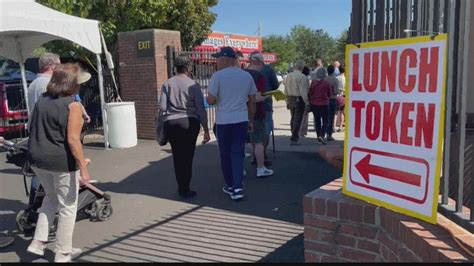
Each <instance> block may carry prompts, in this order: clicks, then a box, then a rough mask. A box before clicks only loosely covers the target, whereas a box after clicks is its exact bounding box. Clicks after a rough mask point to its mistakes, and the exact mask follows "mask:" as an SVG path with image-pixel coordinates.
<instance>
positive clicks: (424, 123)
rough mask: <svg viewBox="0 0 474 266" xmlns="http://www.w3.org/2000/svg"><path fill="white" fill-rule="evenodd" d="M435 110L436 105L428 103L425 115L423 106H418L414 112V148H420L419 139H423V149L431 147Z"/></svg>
mask: <svg viewBox="0 0 474 266" xmlns="http://www.w3.org/2000/svg"><path fill="white" fill-rule="evenodd" d="M435 109H436V105H435V104H434V103H430V104H429V105H428V114H426V113H425V104H423V103H419V104H418V106H417V110H416V133H415V146H418V147H421V139H422V137H423V142H424V143H425V147H426V148H428V149H431V148H432V147H433V134H434V119H435Z"/></svg>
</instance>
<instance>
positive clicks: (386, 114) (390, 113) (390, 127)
mask: <svg viewBox="0 0 474 266" xmlns="http://www.w3.org/2000/svg"><path fill="white" fill-rule="evenodd" d="M390 106H391V104H390V102H385V103H384V105H383V129H382V141H385V142H388V141H389V139H390V142H393V143H398V134H397V115H398V110H399V109H400V103H397V102H396V103H393V106H392V108H390Z"/></svg>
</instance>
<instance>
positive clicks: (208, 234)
mask: <svg viewBox="0 0 474 266" xmlns="http://www.w3.org/2000/svg"><path fill="white" fill-rule="evenodd" d="M270 150H271V149H270ZM162 151H164V152H167V153H169V152H170V150H169V147H163V149H162ZM249 161H250V160H249V158H247V160H246V169H247V173H248V174H247V176H246V177H245V179H244V182H245V188H244V191H245V195H246V198H245V199H244V200H243V201H241V202H234V201H232V200H231V199H230V198H229V196H228V195H226V194H224V193H223V192H222V187H223V184H224V179H223V177H222V173H221V169H220V163H219V157H218V150H217V146H216V145H212V144H211V145H202V146H198V147H197V148H196V154H195V159H194V175H193V179H192V183H191V188H192V189H193V190H195V191H197V193H198V195H197V197H195V198H193V199H190V200H182V199H181V198H180V197H179V196H178V194H177V184H176V180H175V177H174V168H173V159H172V157H171V156H168V157H166V158H163V159H161V160H157V161H151V162H149V164H148V166H147V167H145V168H143V169H141V170H140V171H138V172H135V173H133V174H132V175H130V176H128V177H127V178H125V179H123V180H122V181H121V182H118V183H112V182H110V183H104V184H100V185H99V187H100V188H101V189H103V190H105V191H111V192H115V193H124V194H141V195H147V196H152V197H158V198H163V199H168V200H174V201H184V202H187V203H189V204H192V206H195V207H194V208H192V209H190V210H186V211H184V212H181V213H178V214H176V215H175V216H172V217H170V218H169V219H168V220H166V221H160V222H157V223H152V224H150V225H149V226H147V227H143V228H137V229H135V230H133V232H131V233H128V234H125V236H123V237H122V238H117V239H116V240H114V241H112V242H107V243H106V244H104V245H102V246H98V247H97V248H94V249H93V250H91V251H88V252H87V253H86V254H85V256H83V257H82V260H83V261H95V260H98V261H101V260H102V261H109V260H107V258H110V259H111V260H110V261H113V260H117V261H123V260H125V258H123V256H125V257H127V258H128V259H127V260H126V261H131V262H132V261H135V260H138V261H147V260H150V261H195V262H199V261H210V262H212V261H214V262H215V261H224V262H236V261H240V262H251V261H266V262H277V261H278V262H279V261H293V262H303V261H304V251H303V236H302V233H303V230H302V229H303V228H302V226H301V225H302V224H303V206H302V200H303V196H304V195H305V194H306V193H308V192H310V191H312V190H314V189H316V188H318V187H320V186H322V185H324V184H326V183H328V182H330V181H332V180H333V179H335V178H339V177H340V173H338V172H337V171H336V170H335V169H333V168H332V167H331V166H329V165H328V164H326V163H325V162H324V161H322V160H321V158H320V157H319V156H318V155H316V153H308V152H277V154H276V159H274V160H273V166H272V167H271V168H272V169H273V170H274V171H275V175H274V176H272V177H268V178H265V179H257V178H256V170H255V166H251V165H250V163H249ZM151 232H154V233H152V234H151V235H150V233H151ZM156 234H157V235H156ZM130 241H131V242H132V243H130ZM242 241H243V242H242ZM265 241H270V242H269V244H268V245H267V246H265ZM153 243H154V244H153ZM216 243H218V245H216ZM245 243H247V244H246V245H245ZM150 245H152V246H150ZM236 245H237V246H236ZM261 245H263V246H261ZM145 247H148V248H147V249H146V251H147V252H145V253H147V254H141V255H139V254H137V253H136V252H143V248H145ZM219 247H221V248H219ZM150 248H152V249H154V250H150ZM256 248H260V249H261V250H260V251H258V250H255V249H256ZM105 250H107V251H108V252H109V253H108V254H105V253H104V251H105ZM226 250H234V253H235V254H234V253H232V252H231V253H227V251H226ZM163 252H165V253H163ZM183 252H184V253H183ZM249 252H250V253H249ZM98 253H100V255H98ZM188 253H189V254H188ZM124 254H129V255H130V256H126V255H124ZM170 254H175V256H171V257H170ZM179 254H187V255H186V256H179V257H176V256H178V255H179ZM96 255H98V256H99V257H100V258H99V257H97V256H96ZM165 255H166V256H165ZM91 256H92V257H93V256H95V258H92V257H91ZM147 256H148V257H147ZM147 258H148V259H147Z"/></svg>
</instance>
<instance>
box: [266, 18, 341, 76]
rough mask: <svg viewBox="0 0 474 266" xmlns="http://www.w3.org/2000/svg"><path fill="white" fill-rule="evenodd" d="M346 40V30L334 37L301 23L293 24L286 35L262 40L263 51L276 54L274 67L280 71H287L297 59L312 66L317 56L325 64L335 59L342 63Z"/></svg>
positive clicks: (272, 36) (271, 36)
mask: <svg viewBox="0 0 474 266" xmlns="http://www.w3.org/2000/svg"><path fill="white" fill-rule="evenodd" d="M346 41H347V31H345V32H343V33H342V34H341V36H340V37H339V38H337V39H335V38H332V37H331V36H330V35H329V34H328V33H327V32H326V31H324V30H322V29H316V30H314V29H311V28H308V27H306V26H303V25H296V26H294V27H293V28H292V29H291V32H290V34H289V35H287V36H280V35H270V36H268V37H264V38H263V40H262V42H263V50H264V51H266V52H272V53H276V54H277V56H278V62H277V63H276V64H275V68H276V69H278V70H280V71H287V70H288V67H289V66H290V65H291V64H293V63H294V62H295V61H296V60H299V59H302V60H304V61H305V62H306V65H308V66H310V67H313V66H314V63H315V61H316V59H318V58H321V59H322V60H323V62H324V64H325V65H327V64H331V63H332V62H333V61H335V60H338V61H339V62H341V63H343V62H344V54H345V44H346Z"/></svg>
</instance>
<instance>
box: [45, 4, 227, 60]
mask: <svg viewBox="0 0 474 266" xmlns="http://www.w3.org/2000/svg"><path fill="white" fill-rule="evenodd" d="M217 1H218V0H60V1H58V0H38V2H39V3H41V4H43V5H45V6H48V7H51V8H53V9H56V10H58V11H60V12H63V13H67V14H70V15H74V16H79V17H83V18H89V19H95V20H98V21H100V22H101V29H102V32H103V34H104V38H105V41H106V43H107V46H108V48H109V50H110V51H111V52H112V54H116V49H117V34H118V33H119V32H125V31H133V30H141V29H150V28H159V29H168V30H177V31H180V32H181V42H182V46H183V47H185V48H191V47H193V46H195V45H198V44H200V43H201V42H202V41H203V40H204V39H206V38H207V35H208V34H209V33H210V32H211V25H212V24H213V23H214V21H215V20H216V14H214V13H212V12H210V11H209V8H210V7H213V6H215V5H217ZM47 48H48V50H51V51H54V52H57V53H60V54H61V55H68V56H70V54H71V52H72V53H73V54H74V56H75V57H81V56H88V52H86V51H84V49H82V48H80V47H77V45H73V44H71V43H70V42H64V41H59V42H53V43H52V44H49V45H48V46H47Z"/></svg>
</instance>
